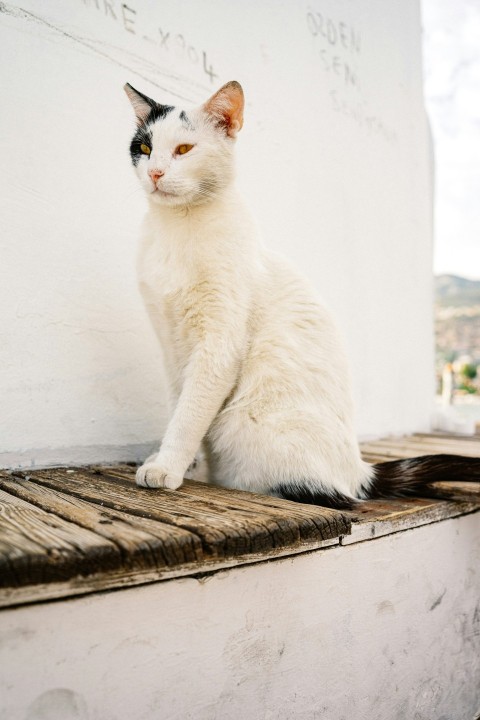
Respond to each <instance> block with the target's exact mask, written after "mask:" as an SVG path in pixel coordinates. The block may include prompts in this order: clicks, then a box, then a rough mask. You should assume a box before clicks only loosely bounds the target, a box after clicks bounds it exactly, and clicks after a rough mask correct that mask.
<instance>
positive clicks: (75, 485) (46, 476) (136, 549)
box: [0, 435, 480, 606]
mask: <svg viewBox="0 0 480 720" xmlns="http://www.w3.org/2000/svg"><path fill="white" fill-rule="evenodd" d="M362 449H363V453H364V457H365V458H366V459H367V460H371V461H373V462H377V461H381V460H386V459H392V458H397V457H413V456H415V455H422V454H428V453H432V452H438V453H440V452H453V453H458V454H464V455H473V456H480V438H478V437H477V438H476V439H474V438H462V439H459V438H457V437H455V438H454V437H451V436H441V435H414V436H409V437H405V438H397V439H393V438H387V439H385V440H379V441H375V442H371V443H365V444H364V445H363V447H362ZM134 474H135V468H134V467H132V466H129V465H116V466H108V467H100V466H95V467H94V466H89V467H81V468H80V467H78V468H77V467H75V468H73V467H72V468H49V469H43V470H29V471H27V470H25V469H23V470H11V471H8V470H3V471H0V606H12V605H20V604H24V603H29V602H39V601H42V600H49V599H56V598H61V597H69V596H75V595H82V594H86V593H90V592H96V591H100V590H102V591H103V590H108V589H112V588H120V587H129V586H134V585H138V584H143V583H148V582H154V581H158V580H167V579H170V578H175V577H181V576H185V575H199V574H202V573H208V572H211V571H214V570H219V569H222V568H227V567H231V566H234V565H240V564H247V563H253V562H259V561H266V560H271V559H274V558H278V557H282V556H285V555H295V554H296V553H302V552H307V551H312V550H318V549H321V548H328V547H331V546H333V545H339V544H340V545H349V544H352V543H355V542H362V541H365V540H371V539H374V538H377V537H380V536H382V535H387V534H390V533H395V532H399V531H403V530H408V529H411V528H414V527H417V526H420V525H425V524H428V523H434V522H437V521H439V520H444V519H447V518H452V517H456V516H459V515H464V514H467V513H471V512H476V511H478V510H480V484H478V483H471V484H468V485H467V484H465V485H463V484H459V483H456V484H453V483H452V484H450V486H449V487H448V488H446V485H448V484H445V483H443V484H440V483H437V486H438V490H439V491H440V490H441V492H442V494H443V495H445V492H446V489H447V490H448V493H449V497H450V496H451V498H452V499H451V500H438V499H435V498H434V497H432V498H431V499H428V498H421V499H420V498H412V499H408V500H389V501H372V502H368V503H363V504H362V505H361V507H360V509H359V510H356V511H355V512H352V513H349V512H339V511H335V510H329V509H326V508H321V507H317V506H312V505H302V504H298V503H292V502H290V501H288V500H280V499H276V498H271V497H265V496H262V495H256V494H253V493H246V492H240V491H233V490H226V489H223V488H216V487H213V486H209V485H203V484H199V483H194V482H190V481H186V482H185V484H184V485H183V486H182V487H181V488H180V489H179V490H176V491H169V490H157V491H151V490H147V489H144V488H138V487H136V486H135V484H134ZM434 493H435V490H433V494H434Z"/></svg>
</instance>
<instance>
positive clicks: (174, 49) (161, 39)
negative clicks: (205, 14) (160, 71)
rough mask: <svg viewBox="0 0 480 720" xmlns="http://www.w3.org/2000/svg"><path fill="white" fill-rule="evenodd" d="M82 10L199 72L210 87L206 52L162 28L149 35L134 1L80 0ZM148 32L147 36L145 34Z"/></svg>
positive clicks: (146, 22) (212, 79) (212, 78)
mask: <svg viewBox="0 0 480 720" xmlns="http://www.w3.org/2000/svg"><path fill="white" fill-rule="evenodd" d="M81 2H82V4H83V5H84V6H85V7H89V8H91V9H92V10H94V11H96V12H99V13H101V14H102V15H104V16H105V17H107V18H109V20H111V21H112V22H116V23H118V24H119V25H120V26H121V27H122V28H123V30H125V32H128V33H130V34H131V35H136V36H137V37H139V38H141V39H142V40H144V41H146V42H148V43H150V44H154V45H157V46H158V48H159V49H160V50H161V52H162V53H166V54H167V55H173V56H174V57H175V58H178V59H179V60H182V61H184V62H187V63H188V64H190V65H192V66H196V67H197V69H198V70H199V72H201V73H202V74H204V75H207V77H208V78H210V82H211V83H214V82H215V79H216V78H217V77H218V73H216V72H215V71H214V69H213V65H212V63H211V62H210V61H209V59H208V57H207V52H206V50H203V49H200V48H199V47H198V46H195V45H194V44H192V43H190V42H189V41H188V40H187V38H185V36H184V35H182V34H181V33H174V32H172V31H171V30H170V29H167V28H165V27H157V28H156V29H155V32H154V33H153V34H152V29H151V18H148V19H147V18H144V17H142V13H141V12H140V11H138V10H137V8H136V7H135V2H134V0H128V2H119V0H81ZM145 28H148V32H145Z"/></svg>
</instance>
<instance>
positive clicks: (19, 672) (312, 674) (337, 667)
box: [0, 514, 480, 720]
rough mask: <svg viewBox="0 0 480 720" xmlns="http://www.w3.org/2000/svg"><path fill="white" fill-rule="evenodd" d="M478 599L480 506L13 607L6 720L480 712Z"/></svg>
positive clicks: (3, 679) (0, 683)
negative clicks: (258, 558)
mask: <svg viewBox="0 0 480 720" xmlns="http://www.w3.org/2000/svg"><path fill="white" fill-rule="evenodd" d="M447 559H448V561H446V560H447ZM479 598H480V524H479V522H478V514H476V515H469V516H464V517H461V518H455V519H453V520H447V521H443V522H440V523H437V524H435V525H428V526H424V527H421V528H416V529H415V530H409V531H407V532H403V533H397V534H395V535H389V536H386V537H383V538H379V539H377V540H372V541H367V542H363V543H358V544H354V545H347V546H343V547H335V548H329V549H327V550H320V551H316V552H313V553H308V554H305V555H302V556H295V557H293V558H289V559H283V560H277V561H272V562H269V563H261V564H256V565H251V566H247V567H243V568H237V569H232V570H227V571H223V572H219V573H216V574H214V575H211V576H205V577H204V578H199V579H195V578H185V579H181V580H172V581H170V582H164V583H156V584H153V585H148V586H145V587H141V588H135V589H131V590H121V591H118V592H111V593H105V594H99V595H96V596H90V597H85V598H81V599H76V600H70V601H61V602H54V603H46V604H40V605H34V606H31V607H25V608H20V609H17V610H4V611H3V612H2V613H1V614H0V668H1V670H0V698H1V700H0V720H13V719H15V720H128V718H135V719H136V720H160V719H161V720H320V719H321V720H352V719H353V718H354V719H355V720H474V718H476V717H477V716H478V711H479V710H480V604H479Z"/></svg>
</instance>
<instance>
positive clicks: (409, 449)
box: [361, 437, 480, 459]
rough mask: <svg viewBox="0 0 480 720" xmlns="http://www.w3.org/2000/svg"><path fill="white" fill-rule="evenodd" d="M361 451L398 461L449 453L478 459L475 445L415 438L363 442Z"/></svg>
mask: <svg viewBox="0 0 480 720" xmlns="http://www.w3.org/2000/svg"><path fill="white" fill-rule="evenodd" d="M361 450H362V452H365V453H372V454H379V455H382V456H385V457H387V458H388V459H399V458H409V457H417V456H419V455H435V454H439V453H450V454H453V455H466V456H468V457H479V456H480V453H479V448H478V447H477V444H476V443H468V442H467V443H465V442H461V443H460V442H458V441H454V442H450V443H446V442H445V443H438V444H437V443H436V442H424V441H423V440H422V439H417V438H415V437H407V438H385V439H382V440H375V441H369V442H364V443H362V444H361Z"/></svg>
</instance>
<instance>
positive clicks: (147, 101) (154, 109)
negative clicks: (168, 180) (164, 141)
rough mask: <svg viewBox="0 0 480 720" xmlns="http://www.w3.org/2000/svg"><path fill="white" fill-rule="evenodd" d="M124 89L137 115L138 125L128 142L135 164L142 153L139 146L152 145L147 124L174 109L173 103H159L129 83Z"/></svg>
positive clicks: (160, 118) (161, 118)
mask: <svg viewBox="0 0 480 720" xmlns="http://www.w3.org/2000/svg"><path fill="white" fill-rule="evenodd" d="M125 90H126V91H127V95H128V96H129V98H130V101H131V102H132V105H133V107H134V110H135V113H136V115H137V122H138V127H137V131H136V133H135V135H134V136H133V139H132V142H131V143H130V156H131V158H132V163H133V164H134V165H137V164H138V161H139V159H140V157H141V155H142V151H141V150H140V146H141V145H142V144H145V145H148V147H150V148H151V147H152V133H151V131H150V127H149V126H150V125H152V124H153V123H155V122H157V121H159V120H163V119H164V118H165V117H166V116H167V115H168V114H169V113H171V112H172V110H174V107H173V105H161V104H160V103H157V102H156V101H155V100H152V98H149V97H148V96H147V95H144V94H143V93H141V92H140V91H139V90H136V89H135V88H134V87H132V86H131V85H130V84H129V83H127V84H126V85H125Z"/></svg>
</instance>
